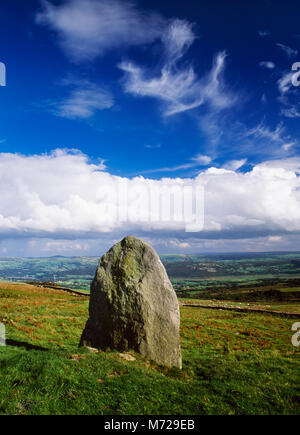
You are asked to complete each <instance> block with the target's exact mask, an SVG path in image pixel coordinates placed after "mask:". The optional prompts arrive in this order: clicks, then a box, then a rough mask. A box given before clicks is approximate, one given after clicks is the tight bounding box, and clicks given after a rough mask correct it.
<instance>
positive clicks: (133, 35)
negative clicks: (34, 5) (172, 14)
mask: <svg viewBox="0 0 300 435" xmlns="http://www.w3.org/2000/svg"><path fill="white" fill-rule="evenodd" d="M36 22H37V23H38V24H41V25H44V26H47V27H49V28H50V29H52V30H54V31H55V32H56V33H57V35H58V38H59V43H60V45H61V47H62V48H63V50H64V51H65V53H66V54H67V55H68V56H69V57H70V58H71V59H72V60H74V61H76V62H81V61H87V60H93V59H95V58H96V57H98V56H102V55H103V54H104V53H106V52H107V51H109V50H111V49H116V48H119V47H121V48H122V47H123V48H124V47H129V46H136V45H141V44H146V43H149V42H152V41H154V40H155V39H157V38H159V37H160V36H161V35H162V30H163V28H164V27H165V25H166V24H165V23H166V22H165V20H164V19H163V18H162V17H161V16H160V15H159V14H156V13H152V12H143V11H139V10H138V9H137V8H136V6H135V5H134V4H133V3H132V2H129V1H121V0H66V1H64V2H63V3H61V4H53V3H51V2H50V1H48V0H42V10H41V11H40V12H39V13H38V14H37V16H36Z"/></svg>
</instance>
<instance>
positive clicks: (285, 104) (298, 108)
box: [277, 71, 300, 118]
mask: <svg viewBox="0 0 300 435" xmlns="http://www.w3.org/2000/svg"><path fill="white" fill-rule="evenodd" d="M294 74H295V72H293V71H288V72H284V74H283V75H282V76H281V77H280V79H279V80H278V82H277V84H278V91H279V98H278V101H279V102H280V103H281V104H282V107H281V109H280V113H281V115H283V116H285V117H286V118H299V117H300V103H299V96H298V93H297V92H296V88H295V87H294V86H293V81H292V79H293V76H294Z"/></svg>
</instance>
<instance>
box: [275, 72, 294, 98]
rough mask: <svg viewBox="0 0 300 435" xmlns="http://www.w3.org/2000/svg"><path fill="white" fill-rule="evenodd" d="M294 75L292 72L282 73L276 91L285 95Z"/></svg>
mask: <svg viewBox="0 0 300 435" xmlns="http://www.w3.org/2000/svg"><path fill="white" fill-rule="evenodd" d="M294 74H295V73H294V72H288V73H284V75H283V76H282V77H281V78H280V79H279V80H278V89H279V92H280V93H281V94H285V93H287V92H288V91H289V90H290V89H291V87H292V78H293V76H294Z"/></svg>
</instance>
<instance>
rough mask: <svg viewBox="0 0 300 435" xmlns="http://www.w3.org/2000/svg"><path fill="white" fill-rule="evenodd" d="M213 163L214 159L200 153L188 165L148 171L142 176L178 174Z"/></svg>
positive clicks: (183, 164)
mask: <svg viewBox="0 0 300 435" xmlns="http://www.w3.org/2000/svg"><path fill="white" fill-rule="evenodd" d="M212 161H213V159H212V157H210V156H207V155H204V154H200V153H199V154H197V155H195V156H194V157H192V158H191V159H190V161H188V162H186V163H182V164H180V165H176V166H169V167H163V168H154V169H147V170H145V171H143V172H142V174H154V173H158V172H177V171H182V170H186V169H191V168H197V167H203V166H208V165H209V164H210V163H212Z"/></svg>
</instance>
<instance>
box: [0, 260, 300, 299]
mask: <svg viewBox="0 0 300 435" xmlns="http://www.w3.org/2000/svg"><path fill="white" fill-rule="evenodd" d="M161 259H162V261H163V263H164V265H165V267H166V270H167V273H168V275H169V277H170V278H171V280H172V282H173V284H174V286H175V290H179V291H180V290H182V288H183V287H186V286H188V287H191V286H192V287H195V286H199V285H201V287H203V288H206V287H207V288H210V287H212V286H218V287H228V286H232V285H235V284H236V285H238V286H242V285H247V284H250V283H251V284H258V285H260V284H262V283H264V281H274V280H277V281H278V280H281V281H283V280H290V279H298V280H299V286H300V253H297V252H292V253H246V254H245V253H235V254H210V255H208V254H206V255H201V254H199V255H196V254H194V255H185V254H182V255H177V254H176V255H175V254H174V255H161ZM98 261H99V258H98V257H59V256H58V257H49V258H0V279H1V278H2V279H5V280H12V281H39V282H43V281H46V282H52V283H54V282H56V283H58V284H60V285H62V286H66V287H70V288H75V289H82V290H89V288H90V283H91V280H92V279H93V277H94V274H95V270H96V267H97V263H98Z"/></svg>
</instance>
